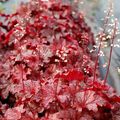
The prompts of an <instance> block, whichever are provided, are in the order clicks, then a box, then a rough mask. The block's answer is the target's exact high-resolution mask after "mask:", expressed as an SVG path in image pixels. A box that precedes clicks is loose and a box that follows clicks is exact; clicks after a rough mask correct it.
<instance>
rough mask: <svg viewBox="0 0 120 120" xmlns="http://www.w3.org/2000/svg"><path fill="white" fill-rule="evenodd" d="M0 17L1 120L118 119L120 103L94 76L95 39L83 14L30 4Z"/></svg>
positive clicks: (58, 5)
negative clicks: (91, 50)
mask: <svg viewBox="0 0 120 120" xmlns="http://www.w3.org/2000/svg"><path fill="white" fill-rule="evenodd" d="M1 17H2V19H3V20H4V22H0V96H1V97H0V120H105V119H107V120H119V119H120V98H119V97H118V96H117V95H116V93H115V91H114V90H113V89H112V88H111V87H110V86H109V85H107V84H104V81H101V80H100V77H99V72H96V73H94V68H95V57H96V56H95V54H91V53H90V49H92V48H93V46H94V44H95V42H94V36H93V33H92V32H91V29H90V27H88V25H87V24H86V23H85V20H84V17H83V16H82V14H81V13H78V12H76V11H75V10H74V9H73V8H72V6H71V5H69V4H68V3H62V2H61V1H59V0H56V1H55V0H50V1H42V0H31V1H30V2H29V3H27V4H22V5H21V6H20V8H19V10H18V11H17V13H15V14H12V15H4V14H1ZM94 74H95V76H96V77H95V78H96V79H95V80H93V79H94Z"/></svg>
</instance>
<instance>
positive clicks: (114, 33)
mask: <svg viewBox="0 0 120 120" xmlns="http://www.w3.org/2000/svg"><path fill="white" fill-rule="evenodd" d="M116 25H117V23H116V21H115V26H114V31H113V36H112V43H111V48H110V57H109V61H108V68H107V72H106V75H105V79H104V84H105V83H106V81H107V77H108V73H109V69H110V64H111V58H112V51H113V43H114V40H115V36H116Z"/></svg>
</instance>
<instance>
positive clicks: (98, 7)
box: [0, 0, 120, 94]
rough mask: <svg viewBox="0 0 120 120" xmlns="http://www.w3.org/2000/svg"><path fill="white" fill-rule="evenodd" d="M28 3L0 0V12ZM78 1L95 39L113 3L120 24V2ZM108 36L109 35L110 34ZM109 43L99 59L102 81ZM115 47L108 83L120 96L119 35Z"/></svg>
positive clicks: (111, 0)
mask: <svg viewBox="0 0 120 120" xmlns="http://www.w3.org/2000/svg"><path fill="white" fill-rule="evenodd" d="M28 1H29V0H0V12H4V13H7V14H10V13H14V12H15V11H16V9H17V8H18V6H19V5H20V3H21V2H28ZM66 1H70V2H71V3H72V2H73V0H66ZM77 1H78V3H77V6H78V10H79V11H80V12H82V13H83V14H84V16H85V20H86V22H87V23H88V25H89V26H90V27H91V29H92V31H93V32H94V34H95V38H96V36H97V34H98V32H99V31H100V28H102V27H103V20H102V19H103V18H105V16H106V12H105V11H107V10H109V7H110V6H109V5H110V3H111V2H112V3H113V15H114V17H113V19H115V18H117V19H118V22H120V10H119V9H120V8H119V7H120V0H77ZM118 28H120V25H118ZM107 34H109V32H108V33H107ZM108 43H109V40H106V41H105V45H103V47H102V50H101V51H102V53H103V55H102V56H100V57H99V66H100V67H99V68H100V73H101V78H102V79H104V77H105V74H106V70H107V65H108V60H109V52H110V45H109V44H108ZM114 45H116V47H113V54H112V60H111V66H110V70H109V75H108V81H107V82H108V83H109V84H110V85H111V86H113V87H114V88H115V89H116V91H117V92H118V93H119V94H120V46H119V45H120V35H118V37H117V38H116V39H115V43H114Z"/></svg>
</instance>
